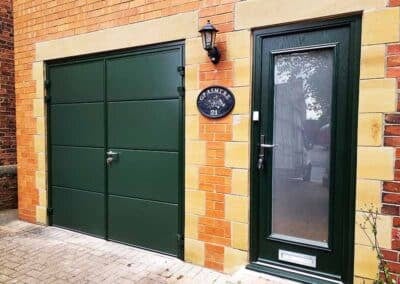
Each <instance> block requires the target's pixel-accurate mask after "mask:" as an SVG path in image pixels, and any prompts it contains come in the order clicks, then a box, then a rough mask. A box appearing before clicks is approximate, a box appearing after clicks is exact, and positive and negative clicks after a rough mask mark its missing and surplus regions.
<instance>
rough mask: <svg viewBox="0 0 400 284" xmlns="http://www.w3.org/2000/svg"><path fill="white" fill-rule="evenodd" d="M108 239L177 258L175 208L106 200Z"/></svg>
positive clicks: (139, 202) (145, 201)
mask: <svg viewBox="0 0 400 284" xmlns="http://www.w3.org/2000/svg"><path fill="white" fill-rule="evenodd" d="M108 202H109V203H108V204H109V217H108V228H109V238H110V239H111V240H117V241H120V242H123V243H130V244H134V245H136V246H140V247H145V248H149V249H152V250H156V251H162V252H164V253H168V254H172V255H177V248H178V246H177V232H178V206H177V205H174V204H167V203H161V202H152V201H148V200H140V199H134V198H123V197H117V196H113V195H110V196H109V201H108Z"/></svg>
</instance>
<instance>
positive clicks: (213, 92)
mask: <svg viewBox="0 0 400 284" xmlns="http://www.w3.org/2000/svg"><path fill="white" fill-rule="evenodd" d="M234 106H235V97H234V96H233V93H232V92H231V91H229V90H228V89H227V88H225V87H220V86H211V87H208V88H206V89H204V90H203V91H201V93H200V94H199V96H198V97H197V108H198V109H199V111H200V113H201V114H202V115H204V116H206V117H209V118H220V117H224V116H226V115H227V114H229V113H230V112H231V111H232V109H233V107H234Z"/></svg>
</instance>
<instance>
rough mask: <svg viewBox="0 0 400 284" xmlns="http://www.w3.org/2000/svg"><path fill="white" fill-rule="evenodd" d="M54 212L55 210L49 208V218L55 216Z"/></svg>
mask: <svg viewBox="0 0 400 284" xmlns="http://www.w3.org/2000/svg"><path fill="white" fill-rule="evenodd" d="M53 213H54V210H53V208H50V207H49V208H47V216H53Z"/></svg>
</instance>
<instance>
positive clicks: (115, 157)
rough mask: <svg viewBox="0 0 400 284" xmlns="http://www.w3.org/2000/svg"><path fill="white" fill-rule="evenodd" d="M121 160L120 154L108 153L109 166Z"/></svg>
mask: <svg viewBox="0 0 400 284" xmlns="http://www.w3.org/2000/svg"><path fill="white" fill-rule="evenodd" d="M118 158H119V153H117V152H114V151H108V152H107V160H106V161H107V165H109V166H110V165H111V163H112V162H114V161H117V160H118Z"/></svg>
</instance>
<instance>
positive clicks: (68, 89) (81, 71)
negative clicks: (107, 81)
mask: <svg viewBox="0 0 400 284" xmlns="http://www.w3.org/2000/svg"><path fill="white" fill-rule="evenodd" d="M103 64H104V63H103V61H102V60H100V61H94V62H93V61H92V62H86V63H74V64H67V65H56V66H51V67H50V72H49V74H50V79H51V86H50V87H51V99H52V103H73V102H99V101H103V99H104V88H103V84H104V65H103Z"/></svg>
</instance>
